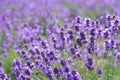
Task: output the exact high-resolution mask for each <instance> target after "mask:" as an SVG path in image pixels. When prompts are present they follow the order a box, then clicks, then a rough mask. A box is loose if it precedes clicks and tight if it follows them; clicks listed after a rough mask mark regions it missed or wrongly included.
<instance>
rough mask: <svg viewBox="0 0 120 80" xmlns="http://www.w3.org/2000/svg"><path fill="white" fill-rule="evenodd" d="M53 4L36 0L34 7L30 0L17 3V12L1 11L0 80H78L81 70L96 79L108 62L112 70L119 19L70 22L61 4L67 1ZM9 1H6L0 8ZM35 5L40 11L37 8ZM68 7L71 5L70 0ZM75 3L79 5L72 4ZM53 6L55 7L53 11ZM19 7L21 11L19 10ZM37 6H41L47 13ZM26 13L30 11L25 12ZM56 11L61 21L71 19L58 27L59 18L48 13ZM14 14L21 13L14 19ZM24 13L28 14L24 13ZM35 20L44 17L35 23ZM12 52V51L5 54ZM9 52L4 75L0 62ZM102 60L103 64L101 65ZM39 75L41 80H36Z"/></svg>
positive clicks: (118, 54)
mask: <svg viewBox="0 0 120 80" xmlns="http://www.w3.org/2000/svg"><path fill="white" fill-rule="evenodd" d="M76 1H78V2H79V0H76ZM105 1H107V0H105ZM111 1H112V0H111ZM58 2H59V5H58V3H57V2H56V1H54V0H50V1H48V2H47V0H45V1H44V0H42V1H40V2H39V0H37V2H36V5H34V4H35V2H33V3H31V4H28V2H27V0H26V1H24V0H22V3H21V4H19V5H18V6H17V7H16V8H13V9H10V11H9V10H8V11H6V14H5V13H4V11H3V12H2V13H3V14H1V15H0V51H1V53H2V54H0V61H1V62H0V79H2V80H12V79H11V76H10V75H12V76H13V77H14V78H15V79H17V80H40V79H41V80H45V79H48V80H83V78H84V77H83V75H82V70H83V69H84V70H85V71H86V73H87V72H92V71H95V74H96V75H97V78H98V79H100V78H101V77H103V76H102V74H103V73H104V69H105V68H106V66H104V64H107V61H108V62H109V61H110V59H111V60H112V61H110V62H109V63H108V64H110V63H111V64H112V66H114V68H115V67H117V66H115V65H117V64H118V63H119V62H120V48H119V46H120V43H119V40H120V37H119V36H120V17H119V16H117V15H110V14H108V13H107V14H103V15H102V16H100V18H98V19H96V20H92V19H91V18H85V19H84V18H82V17H80V16H78V17H75V19H71V17H70V16H71V15H72V14H73V13H70V12H72V10H71V9H66V8H65V6H64V3H65V2H66V0H65V2H64V1H63V0H58ZM81 2H82V0H81ZM3 3H4V2H3ZM10 3H11V2H9V1H7V0H5V3H4V4H5V5H8V4H10ZM18 3H19V1H14V2H13V3H11V5H9V6H11V7H12V6H15V5H17V4H18ZM37 3H38V4H37ZM39 3H40V4H41V5H43V7H39V8H37V9H36V7H38V5H39ZM68 3H72V2H71V0H69V1H68ZM93 3H94V1H93ZM26 4H28V5H29V8H28V7H27V6H25V5H26ZM51 4H52V5H51ZM53 4H54V5H53ZM73 4H74V3H73ZM75 4H76V5H78V3H77V2H75ZM91 4H92V3H91ZM56 5H58V6H57V7H55V6H56ZM110 6H112V5H110ZM60 7H61V8H60ZM2 8H4V7H2ZM22 8H24V9H25V10H23V11H22ZM42 8H45V10H46V12H44V11H43V9H42ZM55 8H56V9H55ZM59 8H60V9H59ZM78 8H79V7H78ZM14 9H15V10H14ZM19 9H20V10H19ZM26 9H28V10H26ZM64 9H65V11H66V10H68V12H65V11H64ZM76 9H77V8H76ZM17 10H18V11H17ZM31 10H34V11H32V12H30V11H31ZM37 10H38V11H41V12H37ZM55 10H61V11H62V12H61V14H60V17H61V18H62V19H65V18H66V17H65V16H64V15H62V14H65V15H68V16H67V17H70V18H69V19H68V20H64V22H63V25H59V22H58V21H59V20H60V18H56V17H57V16H58V15H56V14H53V13H50V12H54V11H55ZM24 11H26V12H24ZM12 12H13V14H12ZM19 12H20V13H21V14H19V15H17V14H18V13H19ZM29 12H30V14H29V15H27V13H29ZM35 13H36V14H35ZM44 13H45V14H44ZM46 13H47V14H46ZM68 13H69V14H68ZM11 14H12V15H11ZM53 15H55V16H53ZM74 15H77V14H74ZM23 16H24V18H25V19H23ZM39 17H42V18H43V19H42V20H41V21H40V20H39ZM29 18H30V19H29ZM11 49H12V50H13V52H11V53H9V52H10V50H11ZM13 53H15V54H16V55H17V57H15V58H13V60H12V63H11V64H12V65H11V67H12V68H11V70H10V71H11V72H10V73H11V74H10V75H9V74H8V73H7V70H6V69H5V71H4V63H3V62H2V60H4V59H9V57H10V55H12V54H13ZM13 56H14V55H13ZM101 59H103V62H105V63H104V64H100V63H101V62H100V60H101ZM7 66H9V65H7ZM5 72H6V73H5ZM7 75H8V76H7ZM42 76H44V77H45V79H44V78H41V77H42ZM102 79H104V78H102Z"/></svg>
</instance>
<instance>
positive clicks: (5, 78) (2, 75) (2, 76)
mask: <svg viewBox="0 0 120 80" xmlns="http://www.w3.org/2000/svg"><path fill="white" fill-rule="evenodd" d="M0 79H1V80H11V79H10V78H9V77H8V76H7V74H6V73H5V72H4V70H3V69H2V68H0Z"/></svg>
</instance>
